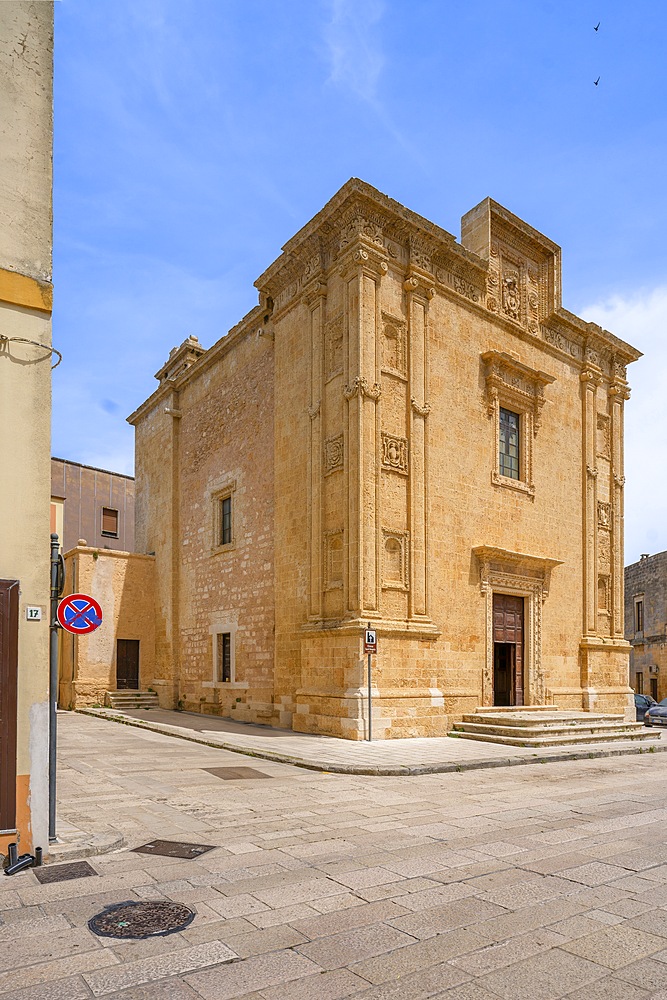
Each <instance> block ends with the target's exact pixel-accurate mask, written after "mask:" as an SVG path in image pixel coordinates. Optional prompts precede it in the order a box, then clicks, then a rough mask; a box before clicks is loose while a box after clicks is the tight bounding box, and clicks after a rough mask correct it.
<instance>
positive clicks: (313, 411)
mask: <svg viewBox="0 0 667 1000" xmlns="http://www.w3.org/2000/svg"><path fill="white" fill-rule="evenodd" d="M321 405H322V401H321V400H319V399H318V400H317V402H316V403H313V404H312V406H309V407H308V416H309V417H310V419H311V420H314V419H315V417H316V416H318V414H319V412H320V407H321Z"/></svg>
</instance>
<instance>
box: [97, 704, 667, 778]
mask: <svg viewBox="0 0 667 1000" xmlns="http://www.w3.org/2000/svg"><path fill="white" fill-rule="evenodd" d="M78 711H79V712H80V713H81V714H86V715H93V716H96V717H98V718H103V719H109V720H111V721H114V722H118V723H121V724H123V725H127V726H137V727H139V728H144V729H148V730H150V731H152V732H156V733H164V734H166V735H170V736H175V737H178V738H180V739H183V740H189V741H191V742H194V743H203V744H205V745H206V746H215V747H221V748H222V749H226V750H233V751H235V752H236V753H241V754H246V755H248V756H250V757H259V758H263V759H265V760H267V761H279V762H282V763H286V764H293V765H295V766H297V767H304V768H311V769H313V770H316V771H329V772H331V773H335V774H377V775H401V774H404V775H416V774H432V773H435V774H438V773H447V772H449V771H468V770H476V769H479V768H489V767H509V766H512V765H517V764H529V763H531V764H532V763H535V761H540V762H546V761H551V762H560V761H565V760H592V759H595V758H597V757H615V756H622V755H625V754H643V753H656V752H664V751H667V731H665V732H663V731H660V732H659V733H658V732H657V731H656V730H653V731H652V732H653V734H654V735H655V737H656V738H655V739H654V740H652V741H651V743H650V744H648V743H645V744H642V743H637V742H632V741H631V740H627V741H625V740H622V741H615V742H609V743H596V744H595V745H592V744H591V745H578V746H561V747H543V748H540V749H539V750H535V749H532V748H523V747H507V746H502V745H500V744H495V743H482V742H476V741H474V740H464V739H456V738H453V737H450V736H439V737H430V738H410V739H401V740H378V741H375V742H372V743H368V742H363V741H356V740H343V739H338V738H337V737H333V736H315V735H312V734H310V733H295V732H293V731H292V730H286V729H274V728H271V727H270V726H259V725H253V724H252V723H238V722H234V721H233V720H229V719H222V718H218V717H215V716H202V715H196V714H193V713H190V712H171V711H167V710H165V709H136V710H127V711H120V710H114V709H101V708H100V709H97V708H85V709H79V710H78ZM658 735H659V737H660V738H659V739H658V738H657V736H658Z"/></svg>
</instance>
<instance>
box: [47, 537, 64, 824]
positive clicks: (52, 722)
mask: <svg viewBox="0 0 667 1000" xmlns="http://www.w3.org/2000/svg"><path fill="white" fill-rule="evenodd" d="M60 567H61V559H60V545H59V543H58V536H57V535H56V534H55V533H54V534H52V535H51V613H50V615H49V843H50V844H53V843H55V842H56V840H57V839H58V838H57V836H56V737H57V733H56V726H57V721H56V709H57V705H58V620H57V617H56V615H57V612H58V597H59V596H60V591H61V588H62V581H61V579H60V575H61V569H60Z"/></svg>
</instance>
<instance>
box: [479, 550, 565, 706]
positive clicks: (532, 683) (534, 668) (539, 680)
mask: <svg viewBox="0 0 667 1000" xmlns="http://www.w3.org/2000/svg"><path fill="white" fill-rule="evenodd" d="M473 554H474V555H475V556H476V557H477V559H478V561H479V567H480V589H481V592H482V596H483V597H484V601H485V616H486V653H485V658H484V666H483V670H482V705H488V706H492V705H493V662H494V650H493V595H494V593H498V594H511V595H513V596H514V597H523V598H524V617H523V628H524V636H523V655H524V662H523V671H524V680H523V698H524V705H543V704H544V699H545V686H544V672H543V669H542V604H543V603H544V601H545V600H546V598H547V596H548V593H549V583H550V578H551V570H552V569H553V568H554V567H556V566H560V565H562V561H561V560H559V559H546V558H542V557H541V556H533V555H527V554H524V553H520V552H512V551H510V550H508V549H500V548H496V547H492V546H487V545H479V546H477V547H475V548H474V549H473Z"/></svg>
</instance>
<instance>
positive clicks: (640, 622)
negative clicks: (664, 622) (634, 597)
mask: <svg viewBox="0 0 667 1000" xmlns="http://www.w3.org/2000/svg"><path fill="white" fill-rule="evenodd" d="M643 631H644V602H643V601H635V632H643Z"/></svg>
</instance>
